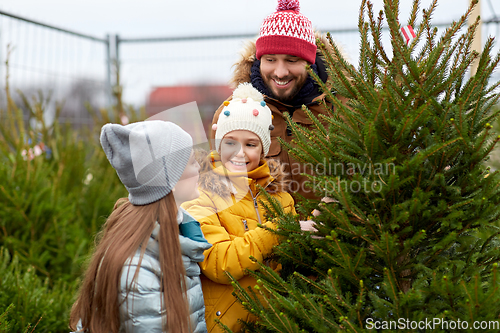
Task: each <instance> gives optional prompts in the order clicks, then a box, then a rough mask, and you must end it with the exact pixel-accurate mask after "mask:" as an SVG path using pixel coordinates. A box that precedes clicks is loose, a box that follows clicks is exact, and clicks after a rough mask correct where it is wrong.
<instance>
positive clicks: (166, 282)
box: [70, 192, 190, 333]
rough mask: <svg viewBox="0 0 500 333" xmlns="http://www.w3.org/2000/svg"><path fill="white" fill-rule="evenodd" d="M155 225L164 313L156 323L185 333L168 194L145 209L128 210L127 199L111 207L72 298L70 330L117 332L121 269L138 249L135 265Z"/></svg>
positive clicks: (174, 220) (178, 252) (180, 266)
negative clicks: (79, 328) (82, 277)
mask: <svg viewBox="0 0 500 333" xmlns="http://www.w3.org/2000/svg"><path fill="white" fill-rule="evenodd" d="M156 221H158V223H159V224H160V232H159V236H158V242H159V249H160V250H159V251H160V268H161V272H162V280H161V281H160V285H161V287H162V291H163V299H162V304H163V306H164V308H165V312H166V316H163V318H162V323H163V330H164V331H167V332H181V333H185V332H186V333H187V332H188V331H189V328H190V327H189V326H190V324H189V306H188V304H187V297H186V286H185V270H184V265H183V263H182V257H181V248H180V244H179V226H178V223H177V207H176V205H175V200H174V196H173V194H172V192H171V193H169V194H168V195H167V196H166V197H165V198H163V199H160V200H158V201H156V202H153V203H151V204H148V205H145V206H134V205H132V204H131V203H130V202H129V201H128V199H120V200H118V201H117V202H116V204H115V207H114V209H113V212H112V213H111V215H110V216H109V218H108V220H107V221H106V223H105V224H104V226H103V229H102V231H101V232H100V233H99V235H98V236H97V246H96V248H95V251H94V254H93V255H92V258H91V260H90V263H89V266H88V268H87V271H86V273H85V277H84V280H83V285H82V287H81V289H80V293H79V295H78V298H77V300H76V302H75V304H74V305H73V308H72V309H71V315H70V327H71V329H72V330H76V325H77V323H78V321H79V320H81V321H82V326H83V330H84V331H85V332H92V333H99V332H104V333H109V332H118V330H119V329H120V311H119V304H118V295H119V292H120V290H119V286H120V278H121V274H122V269H126V267H125V268H124V263H125V261H126V260H127V259H128V258H130V257H131V256H133V255H134V253H135V252H136V251H137V249H138V248H139V247H141V257H140V258H141V260H140V261H139V265H140V264H141V261H142V258H143V256H144V253H145V250H146V246H147V244H148V240H149V238H150V236H151V233H152V232H153V229H154V228H155V222H156ZM138 272H139V269H137V270H136V273H135V275H134V281H137V276H138ZM132 292H133V291H132ZM132 306H133V305H132Z"/></svg>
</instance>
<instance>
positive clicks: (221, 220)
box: [182, 152, 295, 332]
mask: <svg viewBox="0 0 500 333" xmlns="http://www.w3.org/2000/svg"><path fill="white" fill-rule="evenodd" d="M209 157H210V160H209V162H208V163H206V164H208V165H209V168H208V170H206V169H205V168H203V167H202V171H201V173H200V187H199V190H200V197H199V198H197V199H195V200H192V201H189V202H186V203H184V204H183V205H182V207H183V208H184V209H186V210H187V211H188V212H189V213H190V214H191V215H192V216H193V217H194V218H195V219H197V220H198V221H199V222H200V224H201V230H202V231H203V234H204V236H205V238H206V239H207V241H208V242H209V243H210V244H212V247H211V248H210V249H209V250H207V251H205V253H204V254H205V260H204V261H203V262H202V263H200V267H201V271H202V273H203V274H202V276H201V282H202V289H203V297H204V299H205V317H206V322H207V328H208V332H223V331H222V330H221V329H220V328H219V326H218V325H217V324H216V323H215V319H219V320H220V321H221V322H222V323H223V324H225V325H227V326H228V327H229V328H230V329H231V330H232V331H233V332H238V331H239V330H240V329H241V325H240V324H239V323H238V319H242V320H246V321H248V320H250V317H249V313H248V312H247V311H246V310H245V309H244V308H243V307H242V306H241V304H239V303H238V302H237V300H236V298H235V297H234V296H233V295H232V292H233V287H232V285H231V284H230V280H229V278H228V277H227V276H226V275H225V274H224V271H227V272H229V273H230V274H231V275H232V276H233V277H234V278H235V279H237V280H238V282H239V283H240V284H241V285H242V286H243V287H244V288H246V287H248V286H253V285H255V279H253V278H252V277H250V276H248V275H246V274H245V270H246V269H249V270H257V269H258V268H259V266H258V264H257V263H255V262H253V261H252V260H250V258H249V257H250V256H253V257H254V258H256V259H257V260H258V261H259V262H262V261H263V260H264V259H265V258H266V257H268V256H269V255H270V254H271V252H272V249H273V247H274V246H275V245H277V244H278V239H277V238H276V236H275V235H274V234H272V233H271V232H269V231H267V230H265V229H264V228H260V227H257V224H258V223H261V224H263V225H264V226H266V227H268V228H274V227H275V226H274V223H273V222H271V221H266V220H265V218H264V214H265V209H264V207H263V206H262V204H261V203H260V202H259V201H260V200H263V201H264V202H265V198H263V197H262V196H260V197H259V190H258V187H257V185H260V186H262V187H264V188H265V189H266V191H267V192H268V193H270V194H271V195H272V196H273V197H274V198H277V199H278V200H279V201H280V202H281V204H282V206H283V207H284V210H285V211H286V212H293V213H295V209H294V206H293V205H294V202H293V199H292V197H291V195H290V194H288V193H286V192H283V191H282V190H283V189H285V188H286V186H287V185H286V184H285V174H284V173H283V172H282V170H281V167H280V165H279V164H278V162H275V161H272V160H270V161H268V162H266V161H261V163H260V165H259V167H257V168H256V169H255V170H253V171H251V172H249V173H248V175H246V176H242V175H241V174H238V173H231V172H229V171H227V169H225V168H224V167H223V166H222V164H221V162H220V158H219V156H218V154H217V153H215V152H213V153H212V154H211V155H210V156H209ZM204 169H205V170H204Z"/></svg>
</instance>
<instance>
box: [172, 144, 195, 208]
mask: <svg viewBox="0 0 500 333" xmlns="http://www.w3.org/2000/svg"><path fill="white" fill-rule="evenodd" d="M199 177H200V165H199V164H198V162H197V161H196V159H195V158H194V152H191V157H190V158H189V161H188V164H187V165H186V168H185V169H184V172H183V174H182V176H181V178H180V179H179V181H178V182H177V184H175V187H174V189H173V190H172V191H173V193H174V198H175V203H176V204H177V206H180V205H181V204H182V203H183V202H185V201H190V200H193V199H196V198H198V197H199V196H200V192H198V178H199Z"/></svg>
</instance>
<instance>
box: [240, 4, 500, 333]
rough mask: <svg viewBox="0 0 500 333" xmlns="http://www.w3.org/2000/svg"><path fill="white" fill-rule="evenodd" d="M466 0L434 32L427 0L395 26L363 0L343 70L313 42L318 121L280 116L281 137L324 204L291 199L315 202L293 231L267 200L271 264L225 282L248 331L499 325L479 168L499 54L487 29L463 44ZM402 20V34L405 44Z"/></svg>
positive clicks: (491, 231) (486, 177)
mask: <svg viewBox="0 0 500 333" xmlns="http://www.w3.org/2000/svg"><path fill="white" fill-rule="evenodd" d="M476 2H477V1H476ZM474 4H475V3H473V4H471V7H470V8H469V9H468V11H467V12H466V13H465V15H464V16H463V17H462V18H461V19H460V20H458V21H457V22H454V23H453V24H452V25H451V26H450V27H448V28H447V29H446V30H445V31H444V33H443V34H442V35H438V30H437V28H433V27H432V25H431V17H432V14H433V11H434V9H435V8H436V5H437V3H436V1H434V2H433V3H432V4H431V5H430V7H429V8H428V9H426V10H423V11H422V13H423V14H422V15H421V19H419V17H420V15H419V5H420V3H419V1H414V2H413V8H412V11H411V13H410V17H409V20H408V22H405V23H403V22H400V21H399V15H398V14H399V1H398V0H384V10H383V11H381V12H380V13H379V15H376V14H374V12H373V5H372V4H371V3H370V2H369V1H363V2H362V5H361V10H360V16H359V31H360V35H361V45H360V50H361V51H360V61H359V65H358V66H357V68H355V67H354V66H352V65H350V64H349V63H348V62H347V61H345V60H344V58H343V56H342V54H341V52H340V51H339V50H338V49H337V47H336V45H335V43H333V41H332V40H331V38H330V43H331V45H330V46H328V45H323V44H320V45H319V47H320V48H321V49H322V51H323V53H324V56H325V59H326V64H327V67H328V70H329V74H330V78H331V79H332V85H331V86H329V85H325V84H323V83H322V82H321V80H317V81H318V82H319V84H321V87H322V89H323V91H325V92H327V93H328V95H329V99H330V101H331V102H332V104H333V107H332V108H330V109H331V110H330V111H331V112H330V114H329V116H326V117H320V118H319V119H316V118H315V117H314V116H312V114H311V113H310V112H309V113H308V114H309V116H310V118H311V119H312V121H313V122H314V124H315V128H314V129H313V130H308V129H305V128H302V127H300V126H299V125H297V124H295V123H293V122H292V121H291V120H290V119H288V123H289V126H290V127H291V129H292V131H293V133H294V134H295V137H296V140H295V142H293V144H292V145H287V144H286V143H284V142H283V143H282V144H284V145H285V146H286V148H287V149H289V151H290V153H291V154H292V155H294V156H295V157H296V158H297V159H298V160H300V161H302V162H304V163H310V165H313V166H314V175H312V176H310V181H311V184H312V188H313V189H314V190H315V191H316V194H317V195H318V196H319V197H324V200H322V201H308V202H305V201H304V202H302V201H301V202H298V204H297V206H298V210H300V211H301V212H302V214H306V215H307V214H310V212H311V211H312V210H313V209H317V210H318V211H319V212H320V214H319V215H318V214H315V215H317V216H315V217H314V218H313V219H314V221H315V222H316V229H317V230H318V231H317V232H306V231H301V229H300V226H299V224H298V221H296V218H294V217H293V216H290V215H285V214H282V211H281V210H280V207H279V206H278V205H277V204H276V203H275V202H273V201H272V200H271V198H267V202H268V203H267V206H268V209H269V214H270V218H274V219H275V220H276V222H277V224H278V229H277V231H275V232H276V233H277V234H279V235H280V237H281V238H282V240H283V242H282V243H281V245H279V246H278V247H277V248H276V250H275V253H276V259H277V260H278V261H279V262H280V263H282V265H283V270H282V271H281V273H280V274H277V273H276V272H274V271H273V270H271V269H270V268H268V267H266V266H265V265H262V267H261V270H260V272H256V273H250V272H249V274H253V275H255V276H256V278H257V279H258V281H257V282H258V283H257V286H255V287H254V288H250V289H248V290H246V289H242V288H241V287H240V286H239V285H238V284H237V283H236V282H233V284H234V285H235V288H236V289H235V293H236V295H237V297H238V299H239V300H240V302H242V304H243V305H244V306H245V307H246V308H247V309H248V310H249V311H250V312H251V313H253V314H254V315H255V316H256V317H257V321H256V322H255V323H247V324H246V327H247V329H248V330H249V331H252V332H328V333H330V332H338V331H346V332H364V331H374V330H375V331H378V332H398V331H401V332H423V331H432V332H451V331H471V332H472V331H476V330H479V329H482V331H495V332H498V331H500V317H499V315H500V289H499V287H500V279H499V277H498V273H499V272H498V268H497V263H498V260H499V258H500V252H499V245H500V242H499V233H500V228H499V222H498V219H499V214H500V205H499V203H500V191H499V184H500V175H499V174H498V172H497V171H495V172H490V170H489V168H487V167H486V166H485V164H484V162H485V160H486V159H487V158H488V155H489V153H490V152H491V151H492V149H493V148H494V147H495V145H496V144H497V142H498V141H499V140H500V136H498V134H495V133H494V131H493V130H492V126H491V125H490V124H493V123H496V121H497V119H498V114H499V111H498V108H494V106H495V104H496V103H497V102H498V99H499V95H498V93H497V90H496V89H497V88H498V86H499V85H500V82H499V83H494V84H493V83H492V82H491V81H490V78H491V75H492V72H493V71H494V70H495V69H496V68H497V65H498V63H499V61H500V55H496V56H492V53H493V51H492V50H493V40H492V39H491V38H490V39H488V40H487V41H486V43H485V46H484V49H483V50H482V52H481V53H478V52H475V51H472V50H471V42H472V40H473V38H474V32H475V30H476V29H477V28H478V22H479V21H476V23H475V24H474V25H472V26H470V27H468V28H467V27H464V26H465V24H466V22H467V18H468V16H469V15H470V13H471V11H472V7H473V5H474ZM385 22H386V23H385ZM384 26H388V33H389V34H390V51H388V50H387V49H388V48H389V46H388V45H383V44H382V38H383V34H384V33H386V31H385V30H384ZM407 26H411V27H414V28H415V34H416V37H415V38H414V39H413V40H410V41H408V43H407V41H406V40H405V39H404V38H403V37H402V34H401V28H402V27H407ZM332 49H333V51H329V50H332ZM332 53H333V54H332ZM337 58H338V59H339V60H338V61H337V60H335V61H334V60H333V59H337ZM476 59H477V61H478V63H477V64H478V65H477V66H478V67H477V73H476V74H475V75H470V72H469V69H470V67H471V64H472V63H473V61H475V60H476ZM310 73H311V75H314V73H313V72H310ZM338 95H342V96H346V97H348V98H350V100H351V101H350V103H349V105H343V104H342V103H340V101H339V99H337V96H338ZM306 111H307V110H306ZM263 194H264V195H265V193H263ZM370 329H372V330H370Z"/></svg>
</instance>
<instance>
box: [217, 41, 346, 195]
mask: <svg viewBox="0 0 500 333" xmlns="http://www.w3.org/2000/svg"><path fill="white" fill-rule="evenodd" d="M317 36H320V35H317ZM321 39H322V40H323V42H324V43H325V45H329V42H328V41H327V40H326V36H325V35H322V36H321ZM255 50H256V49H255V43H254V42H249V43H248V44H247V45H246V47H245V49H244V50H243V51H242V53H241V59H240V60H239V61H238V62H237V63H236V64H235V71H234V76H233V78H232V80H231V84H232V85H233V86H234V87H236V86H237V85H238V84H240V83H243V82H250V81H251V79H250V75H251V68H252V65H253V63H254V61H255V59H256V57H255ZM321 59H322V56H321V55H320V53H319V50H318V51H317V55H316V63H317V65H318V71H319V76H320V78H322V80H323V81H324V82H327V84H328V83H329V81H328V76H327V74H326V71H325V69H324V65H323V61H322V60H321ZM318 60H319V61H318ZM311 97H312V98H310V100H309V101H308V102H306V103H305V105H306V106H307V107H308V109H309V110H311V112H312V113H313V114H314V115H315V116H316V117H318V115H319V114H324V115H327V114H328V113H327V110H326V109H325V108H324V106H323V105H322V104H321V101H326V94H325V93H320V92H317V94H316V96H311ZM337 97H338V98H339V99H340V100H341V101H342V102H343V103H344V104H345V103H346V102H347V99H346V98H345V97H343V96H339V95H337ZM264 99H265V101H266V103H267V105H268V106H269V108H270V109H271V112H272V114H273V117H274V118H273V125H274V130H272V131H271V147H270V149H269V153H268V154H267V156H266V157H268V158H273V159H276V160H279V161H280V162H281V164H282V165H283V166H284V169H285V172H287V173H288V174H290V175H291V182H290V186H289V189H288V192H289V193H295V192H297V193H299V194H300V195H302V196H304V197H306V198H316V196H315V195H314V189H313V188H307V187H306V186H305V183H306V182H307V183H309V181H308V178H307V176H302V175H301V173H308V174H311V172H312V170H311V169H312V167H311V166H310V165H309V166H308V165H305V164H302V163H299V162H297V161H296V160H294V159H293V158H292V157H291V156H289V155H288V151H287V149H286V148H284V147H281V145H280V143H279V142H278V139H277V138H278V137H280V138H282V139H283V140H285V141H286V142H288V143H289V142H290V141H291V140H292V139H293V138H294V137H293V136H292V135H291V134H290V132H288V134H287V125H286V121H285V118H284V115H283V114H284V112H289V113H292V112H290V111H291V110H293V116H292V119H293V121H294V122H295V123H297V124H300V125H302V126H304V127H307V128H313V123H312V121H311V120H310V119H309V118H308V117H307V115H306V113H305V112H304V111H303V110H302V108H301V105H297V106H291V105H287V104H284V103H282V102H280V101H278V100H276V99H274V98H270V97H268V96H264ZM228 100H231V97H229V98H228ZM327 105H329V106H331V103H330V102H327ZM223 107H224V105H221V106H220V107H219V108H218V109H217V111H216V112H215V115H214V117H213V120H212V124H215V123H217V120H218V119H219V114H220V113H221V111H222V109H223ZM210 138H211V140H210V142H211V143H213V142H214V139H215V131H213V130H212V131H211V133H210ZM212 148H214V147H212ZM313 186H314V185H313Z"/></svg>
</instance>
